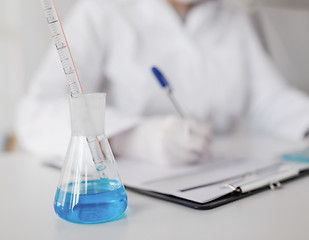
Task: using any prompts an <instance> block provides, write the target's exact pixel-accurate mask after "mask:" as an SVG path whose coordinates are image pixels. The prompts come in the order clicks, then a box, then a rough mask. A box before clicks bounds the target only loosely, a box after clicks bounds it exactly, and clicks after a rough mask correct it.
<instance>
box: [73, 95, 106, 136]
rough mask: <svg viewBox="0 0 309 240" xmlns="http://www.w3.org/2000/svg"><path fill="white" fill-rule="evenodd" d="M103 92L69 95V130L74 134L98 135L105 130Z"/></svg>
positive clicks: (104, 96) (104, 97)
mask: <svg viewBox="0 0 309 240" xmlns="http://www.w3.org/2000/svg"><path fill="white" fill-rule="evenodd" d="M105 99H106V95H105V94H104V93H95V94H85V95H77V96H70V113H71V130H72V135H74V136H98V135H102V134H104V131H105V102H106V101H105Z"/></svg>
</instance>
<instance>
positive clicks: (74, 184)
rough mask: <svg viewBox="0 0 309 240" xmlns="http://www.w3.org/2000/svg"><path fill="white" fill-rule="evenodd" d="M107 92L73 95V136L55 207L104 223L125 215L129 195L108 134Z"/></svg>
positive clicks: (70, 217)
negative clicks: (106, 128) (106, 130)
mask: <svg viewBox="0 0 309 240" xmlns="http://www.w3.org/2000/svg"><path fill="white" fill-rule="evenodd" d="M105 99H106V95H105V94H104V93H95V94H86V95H78V96H71V97H70V114H71V129H72V136H71V140H70V144H69V148H68V151H67V154H66V157H65V161H64V165H63V167H62V170H61V176H60V181H59V184H58V188H57V192H56V196H55V202H54V208H55V212H56V213H57V215H58V216H59V217H61V218H63V219H65V220H67V221H70V222H76V223H100V222H106V221H111V220H113V219H115V218H118V217H119V216H121V215H122V214H123V213H124V211H125V210H126V208H127V195H126V192H125V189H124V187H123V185H122V183H121V180H120V177H119V174H118V170H117V166H116V163H115V159H114V156H113V153H112V151H111V149H110V146H109V143H108V140H107V138H106V137H105V131H104V128H105V127H104V122H105Z"/></svg>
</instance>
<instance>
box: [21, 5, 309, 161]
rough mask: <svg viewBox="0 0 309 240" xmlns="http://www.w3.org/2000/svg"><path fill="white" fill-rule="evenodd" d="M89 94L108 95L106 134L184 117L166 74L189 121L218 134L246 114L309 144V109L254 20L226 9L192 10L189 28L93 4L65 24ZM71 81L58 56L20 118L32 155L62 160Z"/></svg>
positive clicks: (151, 10)
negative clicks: (162, 82)
mask: <svg viewBox="0 0 309 240" xmlns="http://www.w3.org/2000/svg"><path fill="white" fill-rule="evenodd" d="M65 31H66V33H67V38H68V40H69V43H70V45H71V51H72V54H73V57H74V59H75V62H76V65H77V69H78V72H79V75H80V78H81V82H82V85H83V88H84V91H85V92H86V93H91V92H106V93H107V109H106V110H107V111H106V118H107V120H106V134H107V136H109V137H110V136H113V135H116V134H118V133H120V132H123V131H125V130H127V129H129V128H131V127H133V126H134V125H136V124H140V123H141V122H142V121H143V120H144V119H145V118H147V117H150V116H154V115H166V114H177V113H176V112H175V109H174V107H173V105H172V104H171V103H170V101H169V99H168V98H167V96H166V94H165V92H164V91H162V89H160V87H159V85H158V83H157V82H156V80H155V78H154V77H153V75H152V73H151V70H150V69H151V67H152V66H154V65H155V66H158V67H159V68H160V69H161V70H162V71H163V72H164V74H165V75H166V77H167V79H168V80H169V81H170V82H171V85H172V86H173V89H174V92H175V95H176V97H177V98H178V100H179V102H180V104H181V105H182V107H183V109H184V110H185V112H186V114H187V115H188V116H193V117H196V118H199V119H204V120H209V121H211V122H212V124H213V125H214V127H215V129H216V130H218V131H226V130H228V129H230V128H231V127H232V126H233V124H234V123H235V121H236V120H237V119H238V118H239V117H240V116H242V115H243V114H246V115H247V116H248V119H249V122H250V124H251V126H252V127H253V128H254V129H255V130H258V131H260V130H263V131H268V132H271V133H274V134H278V135H281V136H285V137H288V138H293V139H301V138H302V137H303V135H304V133H305V131H306V130H308V128H309V100H308V97H307V96H305V95H304V94H302V93H301V92H299V91H297V90H295V89H292V88H291V87H289V86H288V85H287V84H285V83H284V82H283V81H282V80H281V78H280V76H279V74H278V73H277V71H276V70H275V69H274V68H273V66H272V64H271V63H270V61H269V59H268V57H267V56H266V54H265V53H264V51H263V49H262V47H261V45H260V43H259V41H258V39H257V37H256V35H255V34H254V32H253V31H252V29H251V26H250V24H249V23H248V21H247V19H246V17H244V16H243V15H242V14H241V13H240V12H239V11H237V10H235V9H233V8H231V7H229V6H224V5H222V4H221V3H220V2H219V1H206V2H205V3H203V4H201V5H199V6H197V7H195V8H193V9H192V10H191V11H190V12H189V14H188V16H187V18H186V21H185V22H184V23H183V22H182V20H181V18H180V17H179V16H178V15H177V13H176V12H175V11H174V9H173V8H172V7H171V6H170V5H169V4H168V3H167V2H166V1H164V0H112V1H111V0H89V1H82V2H80V3H79V4H77V6H76V8H75V9H74V11H73V12H72V13H71V14H70V16H69V17H68V19H67V21H66V24H65ZM67 95H68V91H67V88H66V80H65V76H64V74H63V72H62V68H61V65H60V62H59V60H58V56H57V53H56V50H55V49H54V47H52V48H51V49H50V51H49V53H48V55H47V58H46V59H45V60H44V62H43V65H42V67H41V68H40V69H39V71H38V73H37V74H36V76H35V79H34V81H33V82H32V85H31V87H30V90H29V92H28V93H27V95H26V97H25V98H24V100H23V101H22V103H21V106H20V110H19V113H18V123H17V136H18V138H19V140H20V144H21V145H22V147H23V148H25V149H27V150H28V151H31V152H33V153H36V154H39V155H42V156H49V157H52V156H63V155H64V154H65V152H66V149H67V146H68V142H69V139H70V123H69V122H70V121H69V108H68V100H67Z"/></svg>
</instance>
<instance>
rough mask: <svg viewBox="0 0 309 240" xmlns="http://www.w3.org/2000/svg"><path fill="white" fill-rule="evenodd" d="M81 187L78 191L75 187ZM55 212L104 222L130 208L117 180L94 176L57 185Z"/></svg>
mask: <svg viewBox="0 0 309 240" xmlns="http://www.w3.org/2000/svg"><path fill="white" fill-rule="evenodd" d="M77 187H78V189H80V191H79V193H76V191H74V190H75V189H76V188H77ZM54 208H55V212H56V214H57V215H58V216H59V217H61V218H63V219H65V220H67V221H70V222H75V223H101V222H107V221H111V220H113V219H116V218H117V217H119V216H121V215H122V214H123V213H124V211H125V210H126V208H127V195H126V192H125V189H124V187H123V185H122V184H121V183H119V182H118V181H115V180H107V179H101V180H91V181H87V182H85V181H83V182H80V183H79V184H77V183H74V184H72V183H70V184H67V185H64V186H61V187H60V188H58V189H57V193H56V197H55V202H54Z"/></svg>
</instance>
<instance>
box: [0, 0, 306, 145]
mask: <svg viewBox="0 0 309 240" xmlns="http://www.w3.org/2000/svg"><path fill="white" fill-rule="evenodd" d="M77 1H78V0H56V4H57V6H58V9H59V12H60V15H61V17H65V15H66V13H67V12H68V11H69V10H70V8H71V7H72V6H73V5H74V4H76V2H77ZM84 1H87V0H84ZM111 1H113V0H111ZM226 1H227V2H230V3H231V4H235V5H236V6H237V7H239V8H241V9H242V10H243V11H246V13H247V14H249V15H250V17H251V18H252V21H253V22H254V25H255V27H256V30H257V31H258V34H259V36H260V37H261V41H262V42H263V44H264V46H265V48H266V49H267V51H268V52H269V54H270V55H271V57H272V59H273V61H274V62H275V65H276V66H277V67H278V69H279V71H281V73H282V75H283V76H284V77H285V79H286V80H287V81H288V82H290V83H291V84H292V85H294V86H296V87H298V88H300V89H302V90H304V91H306V92H308V93H309V67H308V63H309V46H308V45H309V27H308V26H309V0H226ZM49 43H50V36H49V31H48V27H47V25H46V22H45V18H44V17H43V13H42V10H41V5H40V1H39V0H27V1H25V0H0V111H1V115H0V116H1V118H0V151H1V150H4V149H6V148H11V146H12V144H13V145H14V142H13V140H12V139H10V138H9V136H12V135H13V133H14V115H15V111H16V107H17V105H18V102H19V100H20V99H21V97H22V96H23V94H25V92H26V90H27V86H28V83H29V81H30V80H31V77H32V76H33V74H34V71H35V70H36V68H37V67H38V66H39V65H40V62H41V61H42V59H43V56H44V54H45V51H46V48H47V46H48V44H49ZM9 142H10V143H9ZM8 143H9V145H8Z"/></svg>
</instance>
